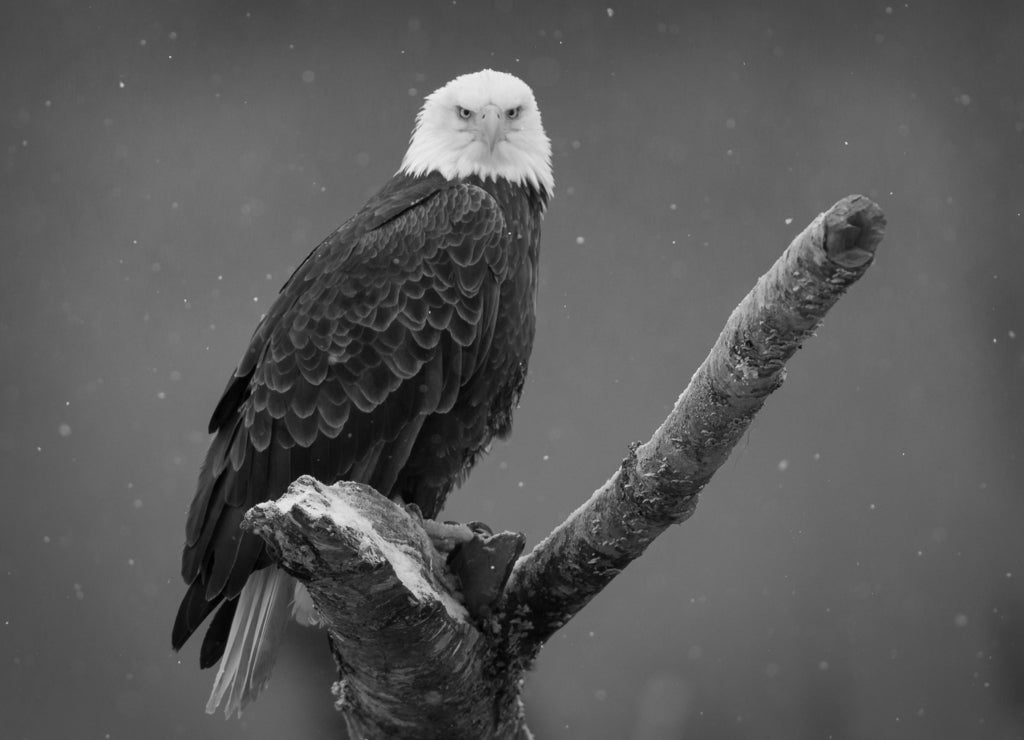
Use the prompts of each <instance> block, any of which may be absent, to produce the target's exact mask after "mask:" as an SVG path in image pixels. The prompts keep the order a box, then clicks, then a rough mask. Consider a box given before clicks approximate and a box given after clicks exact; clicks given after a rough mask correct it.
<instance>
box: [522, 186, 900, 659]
mask: <svg viewBox="0 0 1024 740" xmlns="http://www.w3.org/2000/svg"><path fill="white" fill-rule="evenodd" d="M884 231H885V216H884V215H883V213H882V210H881V209H880V208H879V207H878V206H877V205H876V204H875V203H873V202H872V201H871V200H869V199H867V198H865V197H863V196H859V195H852V196H848V197H846V198H843V199H842V200H840V201H839V202H838V203H836V204H835V205H834V206H832V207H831V208H830V209H829V210H828V211H826V212H825V213H823V214H821V215H819V216H818V217H817V218H816V219H814V221H813V222H812V223H811V224H810V226H808V227H807V228H806V229H804V231H803V233H801V234H800V235H799V236H797V237H796V239H794V240H793V242H792V244H790V245H789V248H788V249H786V251H785V252H784V253H783V254H782V256H781V257H780V258H779V259H778V261H776V263H775V264H774V265H773V266H772V267H771V269H770V270H768V272H767V273H765V274H764V275H763V276H762V277H761V278H760V280H758V282H757V284H756V285H755V286H754V288H753V289H752V290H751V291H750V293H749V294H747V296H746V298H744V299H743V301H742V302H741V303H740V304H739V306H737V307H736V309H735V310H734V311H733V313H732V315H731V316H730V317H729V320H728V321H727V322H726V325H725V328H724V329H723V330H722V333H721V335H720V336H719V337H718V341H717V342H716V343H715V345H714V347H713V348H712V349H711V352H710V353H709V354H708V356H707V358H706V359H705V360H704V362H703V364H702V365H701V366H700V367H699V368H698V369H697V372H696V373H694V375H693V377H692V378H691V379H690V383H689V385H688V386H687V388H686V390H685V391H683V394H682V395H681V396H680V397H679V399H678V401H676V404H675V407H674V408H673V409H672V412H671V413H670V414H669V415H668V418H667V419H665V421H664V422H663V423H662V425H661V426H660V427H659V428H658V430H657V431H655V432H654V436H652V437H651V439H649V440H648V441H647V442H645V443H644V444H638V445H634V446H633V447H632V448H631V449H630V452H629V456H628V457H627V458H626V459H625V460H624V461H623V462H622V465H621V466H620V467H619V469H618V470H617V471H616V472H615V473H614V475H612V477H611V478H610V479H609V480H608V482H607V483H605V484H604V485H603V486H602V487H601V488H600V489H598V490H597V491H595V492H594V494H593V495H592V496H591V497H590V499H589V500H588V501H587V502H586V503H584V504H583V505H582V506H581V507H580V508H579V509H577V510H576V511H575V512H573V513H572V514H571V515H570V516H569V518H568V519H567V520H566V521H565V522H563V523H562V524H561V525H559V526H558V527H557V528H556V529H555V530H554V531H553V532H552V533H551V534H550V535H548V537H547V538H546V539H545V540H544V541H542V542H541V543H540V544H538V545H537V547H536V548H534V550H533V551H532V552H531V553H529V554H528V555H526V556H525V557H523V558H522V559H521V560H519V562H518V563H517V564H516V566H515V568H514V570H513V572H512V576H511V578H510V580H509V583H508V585H507V587H506V590H505V601H504V604H503V610H504V612H505V614H506V615H507V621H506V633H505V634H506V640H507V641H508V643H509V645H510V648H511V649H514V651H515V652H516V653H518V654H519V655H521V656H522V658H523V659H524V660H525V661H526V662H529V661H530V660H532V658H533V656H535V655H536V653H537V651H538V650H539V649H540V647H541V646H542V645H543V643H544V642H545V641H546V640H547V639H548V638H549V637H550V636H551V635H552V634H554V632H555V631H556V630H557V629H558V628H559V627H561V626H562V625H563V624H565V623H566V622H567V621H568V620H569V619H570V618H571V617H572V616H573V615H575V614H576V613H577V612H578V611H579V610H580V609H581V608H583V606H584V605H585V604H586V603H587V602H588V601H590V599H592V598H593V597H594V596H595V595H597V593H599V592H600V591H601V589H602V588H604V587H605V585H607V583H608V582H609V581H611V579H612V578H614V577H615V576H616V575H617V574H618V573H619V572H620V571H621V570H622V569H623V568H625V567H626V566H627V565H628V564H629V563H630V562H632V561H633V560H634V559H636V558H637V557H639V556H640V555H641V554H642V553H643V552H644V550H645V549H646V548H647V546H648V545H649V544H650V543H651V542H652V541H653V540H654V538H655V537H657V536H658V535H659V534H661V533H662V532H663V531H665V530H666V529H667V528H668V527H669V526H670V525H672V524H678V523H681V522H683V521H685V520H686V519H687V518H689V517H690V516H691V515H692V514H693V512H694V509H695V508H696V506H697V494H698V493H699V492H700V491H701V489H702V488H704V486H705V485H706V484H707V482H708V481H709V480H710V479H711V476H712V475H713V474H714V473H715V471H716V470H718V468H719V467H720V466H721V465H722V463H724V462H725V460H726V458H727V457H728V456H729V453H730V452H731V450H732V448H733V446H734V445H735V444H736V442H737V441H738V440H739V439H740V438H741V437H742V435H743V434H744V433H745V432H746V430H747V428H748V427H749V425H750V422H751V420H752V419H753V417H754V415H755V414H756V413H757V412H758V410H760V408H761V406H762V405H763V404H764V402H765V400H766V398H767V397H768V395H769V394H770V393H771V392H772V391H774V390H775V389H776V388H778V387H779V386H780V385H781V384H782V381H783V379H784V378H785V363H786V362H787V361H788V360H789V358H790V357H792V356H793V354H794V353H795V352H796V351H797V350H798V349H799V348H800V347H801V346H802V344H803V342H804V341H806V340H807V339H808V338H809V337H810V336H811V335H812V334H813V333H814V330H815V329H816V328H817V327H818V325H819V324H820V323H821V321H822V319H823V318H824V317H825V314H826V313H827V312H828V310H829V309H830V308H831V307H832V305H833V304H834V303H835V302H836V301H837V300H838V299H839V297H840V296H841V295H842V294H843V293H844V292H846V290H847V288H849V287H850V286H851V285H852V284H853V283H855V282H856V281H857V280H858V279H859V278H860V277H861V275H863V274H864V272H865V271H866V270H867V268H868V267H869V266H870V264H871V262H872V260H873V258H874V253H875V248H876V247H877V246H878V243H879V242H880V241H881V240H882V236H883V234H884Z"/></svg>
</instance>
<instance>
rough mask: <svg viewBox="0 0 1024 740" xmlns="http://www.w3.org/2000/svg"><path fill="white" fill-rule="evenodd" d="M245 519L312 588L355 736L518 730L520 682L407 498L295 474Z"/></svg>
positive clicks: (484, 734)
mask: <svg viewBox="0 0 1024 740" xmlns="http://www.w3.org/2000/svg"><path fill="white" fill-rule="evenodd" d="M243 526H245V527H246V528H248V529H251V530H252V531H254V532H256V533H257V534H259V535H260V536H261V537H263V538H264V540H265V541H266V543H267V545H268V547H269V548H270V550H271V552H272V553H273V554H274V556H275V558H276V559H277V561H278V563H279V564H280V565H281V567H282V568H284V569H285V570H286V571H288V572H289V573H291V574H292V575H294V576H295V577H297V578H298V579H299V580H301V581H302V582H303V584H304V585H305V586H306V588H307V589H309V592H310V595H311V596H312V598H313V602H314V603H315V604H316V607H317V610H318V611H319V614H320V618H321V622H322V624H323V626H325V627H326V628H327V630H328V633H329V635H330V638H331V644H332V648H333V651H334V655H335V659H336V660H337V661H338V664H339V666H338V667H339V673H340V674H341V680H339V681H338V683H337V684H335V694H336V696H337V697H338V702H337V703H338V707H339V709H341V710H342V712H343V713H344V716H345V720H346V723H347V725H348V729H349V734H350V736H351V737H353V738H356V737H358V738H363V737H366V738H376V737H381V738H383V737H401V738H410V739H415V738H437V737H445V738H492V737H494V738H503V737H516V734H517V733H520V732H525V725H524V724H523V714H522V705H521V704H520V702H519V696H518V688H517V684H515V683H514V682H513V685H512V686H511V687H508V686H506V683H507V682H506V680H505V679H506V677H505V676H502V675H494V674H495V671H494V670H493V666H494V663H495V660H494V654H493V650H492V646H491V645H490V643H489V642H488V640H486V639H484V635H483V634H482V633H481V632H480V631H479V630H478V629H477V628H476V627H475V626H474V625H473V624H472V623H471V622H470V620H469V617H468V615H467V612H466V610H465V608H464V607H463V606H462V604H461V603H459V601H458V600H457V598H456V596H455V593H456V589H455V588H454V584H453V583H452V582H451V577H450V575H449V574H448V573H447V571H446V569H445V559H444V556H443V555H441V554H440V553H438V552H437V550H436V549H435V548H434V545H433V544H432V543H431V540H430V538H429V536H428V534H427V532H426V531H425V530H424V528H423V526H422V523H421V521H420V520H419V519H417V518H416V517H414V516H412V515H410V514H409V513H408V512H407V511H406V510H405V509H404V508H403V507H401V506H399V505H397V504H395V503H394V502H393V501H391V500H389V499H387V498H385V497H384V496H382V495H381V494H379V493H378V492H377V491H375V490H374V489H373V488H370V487H369V486H365V485H362V484H359V483H347V482H346V483H338V484H336V485H334V486H325V485H324V484H322V483H320V482H319V481H317V480H316V479H314V478H312V477H310V476H302V477H300V478H299V479H298V480H296V481H295V482H294V483H292V484H291V486H289V488H288V492H287V493H286V494H285V495H284V496H282V497H281V498H280V499H278V500H276V501H268V502H266V503H263V504H260V505H258V506H256V507H254V508H253V509H250V510H249V512H248V513H247V514H246V517H245V523H244V525H243ZM496 697H499V698H497V699H496Z"/></svg>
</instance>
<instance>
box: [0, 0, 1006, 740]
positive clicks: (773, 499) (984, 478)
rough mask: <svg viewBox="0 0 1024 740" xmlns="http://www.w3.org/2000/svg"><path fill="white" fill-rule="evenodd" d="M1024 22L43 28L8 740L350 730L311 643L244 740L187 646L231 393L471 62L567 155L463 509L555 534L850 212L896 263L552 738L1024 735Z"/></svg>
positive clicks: (545, 661) (175, 6) (600, 629)
mask: <svg viewBox="0 0 1024 740" xmlns="http://www.w3.org/2000/svg"><path fill="white" fill-rule="evenodd" d="M1021 38H1024V8H1022V6H1021V5H1020V3H1018V2H990V3H985V4H968V3H955V2H935V3H909V4H907V3H892V4H886V3H885V2H866V3H844V4H840V3H812V2H799V1H793V2H788V3H760V2H747V3H736V2H691V3H686V4H685V7H683V4H681V3H676V2H668V1H665V2H650V3H643V4H634V3H629V4H626V3H623V4H619V3H612V4H609V0H606V2H604V3H585V2H568V3H550V2H536V3H522V2H518V1H516V0H498V1H497V2H493V3H471V2H456V1H454V0H452V1H451V2H435V3H424V2H407V3H391V4H383V3H379V4H370V3H354V2H344V3H343V2H297V3H279V2H260V1H254V2H249V3H240V2H219V3H211V2H201V1H200V0H182V1H181V2H173V3H163V2H153V1H150V2H128V0H121V1H112V2H99V3H92V4H86V3H77V2H70V1H64V2H55V1H52V0H51V1H49V2H38V3H9V4H7V6H5V10H4V22H3V24H2V26H0V70H2V71H0V95H2V106H0V147H2V160H0V161H2V174H0V244H2V258H3V259H2V263H0V264H2V267H0V490H2V491H3V509H4V512H3V516H2V517H0V736H2V737H4V738H72V737H73V738H114V739H117V738H148V737H167V738H174V737H189V738H205V737H210V738H241V737H246V738H276V737H290V738H336V737H342V736H343V729H342V723H341V719H340V716H339V715H338V714H337V713H336V712H334V710H333V709H332V706H331V703H332V698H331V695H330V693H329V687H330V683H331V681H332V680H333V679H334V668H333V665H332V662H331V659H330V657H329V655H328V652H327V648H326V640H325V639H324V638H323V636H322V635H321V634H318V633H315V632H309V631H305V632H304V631H302V630H300V629H299V628H294V629H293V631H292V634H291V635H290V638H289V639H290V642H289V645H288V646H287V648H286V650H285V651H284V656H283V657H282V659H281V661H280V662H279V664H278V667H277V670H276V673H275V676H274V680H273V681H272V683H271V685H270V688H269V690H268V691H267V692H266V693H265V695H264V696H263V697H261V699H260V701H259V702H258V703H257V704H256V705H254V706H253V707H252V708H251V709H249V710H248V711H246V713H245V715H244V717H243V718H242V720H240V721H231V722H225V721H224V719H223V718H222V717H221V716H219V715H218V716H214V717H210V716H207V715H206V714H204V713H203V706H204V703H205V701H206V696H207V694H208V691H209V689H210V685H211V682H212V679H213V673H212V672H210V671H207V672H203V673H200V671H199V669H198V645H197V644H196V643H197V642H198V641H195V642H193V643H190V644H189V645H188V646H187V647H186V649H185V650H184V651H183V652H182V653H181V654H180V655H177V654H174V653H172V651H171V649H170V628H171V623H172V620H173V616H174V612H175V610H176V608H177V605H178V602H179V600H180V598H181V596H182V595H183V593H184V584H183V583H181V581H180V578H179V575H178V569H179V557H180V548H181V544H182V541H183V528H184V517H185V511H186V507H187V505H188V502H189V500H190V499H191V496H192V492H193V486H194V483H195V479H196V474H197V470H198V466H199V463H200V460H201V458H202V456H203V454H204V452H205V448H206V445H207V440H208V437H207V435H206V433H205V427H206V423H207V420H208V418H209V413H210V411H211V410H212V408H213V406H214V404H215V402H216V400H217V398H218V396H219V394H220V392H221V390H222V389H223V386H224V382H225V380H226V378H227V376H228V373H229V372H230V371H231V370H232V369H233V367H234V365H235V363H236V361H237V360H238V359H239V357H240V356H241V353H242V351H243V349H244V347H245V345H246V343H247V341H248V339H249V335H250V333H251V332H252V330H253V328H254V327H255V325H256V322H257V320H258V319H259V317H260V315H261V313H262V312H263V311H264V310H265V308H266V307H267V306H268V305H269V304H270V302H271V301H272V300H273V298H274V296H275V294H276V291H277V289H278V288H279V287H280V285H281V284H282V283H283V282H284V280H285V279H286V278H287V276H288V274H289V273H290V271H291V270H292V269H293V268H294V267H295V266H296V265H297V264H298V263H299V261H300V260H301V259H302V258H303V257H304V256H305V255H306V253H307V252H308V251H309V250H310V249H311V248H312V247H313V246H314V245H315V244H316V243H317V242H318V241H319V240H320V239H321V238H322V237H323V236H324V235H326V234H327V233H328V232H330V231H331V230H332V229H333V228H334V227H336V226H337V225H338V224H340V223H341V222H342V221H343V220H344V219H345V218H347V217H348V216H349V215H351V214H352V213H354V212H355V211H356V210H357V209H358V208H359V206H360V205H362V203H363V202H364V200H365V199H366V198H367V196H369V195H370V194H371V193H372V192H373V191H375V190H376V189H377V188H379V187H380V186H381V185H382V184H383V183H384V182H385V180H386V179H387V178H388V177H389V176H390V175H391V174H392V173H393V172H394V171H395V169H396V168H397V167H398V164H399V161H400V159H401V156H402V153H403V152H404V149H405V145H406V142H407V140H408V135H409V132H410V130H411V127H412V122H413V118H414V116H415V113H416V111H417V109H418V108H419V105H420V103H421V100H422V98H423V96H424V95H426V94H427V93H429V92H430V91H432V90H433V89H435V88H437V87H439V86H440V85H442V84H444V83H445V82H446V81H447V80H449V79H450V78H452V77H454V76H456V75H457V74H461V73H463V72H468V71H474V70H477V69H480V68H483V67H488V66H489V67H494V68H497V69H502V70H507V71H510V72H513V73H515V74H517V75H519V76H521V77H522V78H523V79H524V80H526V81H527V82H528V83H529V84H531V85H532V87H533V88H534V90H535V92H536V95H537V98H538V100H539V102H540V105H541V109H542V111H543V115H544V122H545V124H546V127H547V130H548V132H549V133H550V135H551V137H552V140H553V146H554V167H555V177H556V181H557V189H556V197H555V199H554V201H553V203H552V205H551V208H550V209H549V211H548V215H547V218H546V220H545V223H544V235H543V248H542V254H543V256H542V273H543V279H542V284H541V291H540V302H539V307H538V311H539V322H538V334H537V341H536V345H535V347H534V353H533V360H532V364H531V368H530V377H529V380H528V382H527V386H526V391H525V395H524V397H523V402H522V405H521V408H520V409H519V411H518V415H517V419H516V428H515V433H514V434H513V437H512V439H511V440H510V441H508V442H506V443H500V444H496V445H495V447H494V449H493V451H492V452H491V454H490V456H489V457H487V458H486V460H485V461H484V462H483V463H481V464H480V465H479V467H478V468H477V469H476V471H475V472H474V474H473V475H472V476H471V477H470V479H469V481H468V483H467V484H466V485H465V486H464V487H463V489H462V490H460V491H458V492H457V493H456V494H454V495H453V497H452V499H451V505H450V506H449V508H448V510H447V516H448V517H450V518H459V519H464V520H469V519H480V520H484V521H487V522H489V523H490V524H491V525H493V526H494V527H496V528H503V529H513V530H521V531H523V532H524V533H525V534H526V535H527V537H528V539H529V542H530V543H531V544H534V543H536V542H537V541H538V540H540V539H541V538H542V537H543V536H544V535H545V534H546V533H547V532H548V531H550V529H551V528H552V527H553V526H554V525H555V524H557V523H558V522H560V521H561V520H562V519H563V518H564V517H565V516H566V515H567V514H568V513H569V512H570V511H572V510H573V509H574V508H575V507H576V506H577V505H578V504H579V503H581V502H582V501H583V500H584V499H585V498H586V497H587V496H588V495H589V494H590V492H591V491H592V490H593V489H594V488H595V487H596V486H598V485H599V484H601V483H602V482H603V481H604V480H605V479H606V478H607V477H608V476H609V475H610V474H611V473H612V472H613V471H614V470H615V468H616V466H617V465H618V464H619V462H620V460H621V459H622V457H623V455H624V454H625V451H626V448H627V445H628V444H629V443H630V442H632V441H634V440H640V439H646V438H647V437H648V436H649V435H650V433H651V432H652V431H653V429H654V428H655V427H656V426H657V425H658V423H659V422H660V421H661V419H662V418H663V417H664V415H665V413H666V412H667V410H668V409H669V408H670V406H671V404H672V403H673V402H674V400H675V398H676V396H677V395H678V394H679V393H680V392H681V391H682V389H683V387H684V386H685V385H686V382H687V380H688V379H689V377H690V375H691V373H692V372H693V370H694V369H695V368H696V367H697V365H698V364H699V363H700V362H701V360H702V359H703V358H704V356H705V353H706V351H707V350H708V348H709V347H710V345H711V344H712V342H713V341H714V339H715V337H716V336H717V334H718V332H719V330H720V329H721V327H722V325H723V324H724V321H725V319H726V317H727V316H728V314H729V312H730V311H731V310H732V308H733V307H734V306H735V305H736V304H737V302H738V301H739V300H740V299H741V298H742V297H743V295H744V294H745V293H746V292H747V290H748V289H749V288H750V287H751V286H752V285H753V284H754V282H755V280H756V279H757V277H758V276H759V275H760V274H761V273H762V272H763V271H764V270H766V269H767V268H768V267H769V266H770V265H771V264H772V262H773V261H774V260H775V259H776V257H777V256H778V255H779V254H780V253H781V252H782V250H783V248H784V247H785V246H786V245H787V244H788V243H789V241H790V239H791V238H792V237H793V236H794V235H795V234H797V233H798V232H799V231H800V230H802V229H803V228H804V226H805V225H806V224H807V223H808V222H810V220H811V219H813V218H814V216H815V215H816V214H817V213H818V212H820V211H822V210H824V209H826V208H827V207H829V206H830V205H831V204H832V203H833V202H834V201H836V200H837V199H838V198H840V197H842V196H844V195H847V194H849V193H863V194H865V195H868V196H870V197H871V198H873V199H875V200H877V201H878V202H879V203H880V204H881V205H882V207H883V208H884V209H885V211H886V214H887V216H888V220H889V229H888V233H887V236H886V238H885V241H884V242H883V243H882V245H881V247H880V250H879V254H878V259H877V261H876V264H875V265H874V267H873V268H872V269H871V270H870V271H869V272H868V274H867V275H866V277H865V278H864V279H863V280H862V281H861V282H860V283H859V284H858V285H856V286H855V287H854V288H853V290H852V291H851V293H850V294H849V295H848V296H846V297H845V298H844V299H843V300H842V301H841V302H840V303H839V304H838V305H837V306H836V308H835V309H834V310H833V312H832V313H831V314H830V315H829V317H828V319H827V321H826V322H825V324H824V326H823V327H822V328H821V329H820V331H819V332H818V336H817V337H816V338H814V339H813V340H812V341H810V342H808V343H807V344H806V346H805V347H804V349H803V351H801V352H800V353H799V354H798V355H797V356H796V357H795V358H794V359H793V361H792V362H791V363H790V366H789V376H788V380H787V382H786V384H785V385H784V386H783V387H782V388H781V389H780V390H779V391H778V392H777V393H776V394H775V395H774V396H773V397H772V398H771V399H770V400H769V402H768V404H767V405H766V407H765V408H764V410H763V412H762V413H761V414H760V415H759V416H758V418H757V419H756V421H755V423H754V424H753V426H752V428H751V431H750V432H749V434H747V435H746V437H745V438H744V439H743V440H742V442H741V443H740V445H739V446H738V447H737V449H736V450H735V452H734V453H733V455H732V457H731V458H730V459H729V461H728V462H727V463H726V464H725V466H724V467H723V468H722V470H721V471H720V472H719V473H718V475H717V476H716V477H715V478H714V480H713V481H712V483H711V484H710V485H709V486H708V488H707V489H706V491H705V493H704V494H703V495H702V497H701V503H700V506H699V507H698V509H697V514H696V515H695V516H694V517H693V518H692V519H691V520H689V521H688V522H686V523H685V524H684V525H682V526H680V527H676V528H673V529H671V530H670V531H668V532H666V533H665V534H664V535H663V536H662V537H661V538H660V539H659V540H658V541H657V542H655V543H654V545H653V546H652V547H651V548H650V550H649V551H648V553H647V554H646V555H645V556H644V557H643V558H641V559H640V560H638V561H637V562H635V563H634V564H633V565H631V566H630V568H629V569H628V570H626V571H625V572H624V573H623V574H622V575H621V576H620V577H619V578H618V579H617V580H616V581H615V582H614V583H613V584H612V585H611V586H610V587H609V588H608V589H607V590H605V591H604V592H603V593H602V594H601V595H600V596H599V597H598V598H597V599H596V600H595V601H594V602H593V603H592V604H591V605H589V606H588V607H587V608H586V609H585V610H584V611H583V612H582V613H581V614H580V615H579V616H578V617H577V618H576V619H575V620H574V621H572V622H571V623H570V624H568V625H567V626H566V627H565V628H564V629H562V630H561V632H560V633H559V634H558V635H557V636H556V637H555V638H554V639H553V640H552V642H551V643H550V644H549V645H548V646H547V647H546V649H545V650H544V652H543V654H542V656H541V658H540V660H539V661H538V663H537V666H536V669H535V671H534V672H533V673H532V674H531V675H530V678H529V680H528V682H527V686H526V694H525V698H526V705H527V712H528V717H529V723H530V725H531V727H532V729H533V730H534V732H535V733H536V734H537V736H538V737H539V738H552V737H562V738H635V739H638V740H653V739H658V738H681V737H690V738H713V739H714V738H723V739H724V738H729V739H732V738H869V737H875V738H878V737H885V738H966V737H972V738H1020V737H1022V736H1024V588H1022V586H1024V537H1022V536H1021V530H1022V527H1021V523H1022V521H1024V499H1022V484H1021V481H1022V478H1024V459H1022V455H1021V451H1022V442H1024V420H1022V419H1024V416H1022V415H1024V280H1022V278H1024V251H1022V248H1021V247H1022V243H1021V242H1022V234H1024V215H1022V213H1024V44H1021Z"/></svg>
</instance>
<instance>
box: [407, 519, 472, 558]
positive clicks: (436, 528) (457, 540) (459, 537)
mask: <svg viewBox="0 0 1024 740" xmlns="http://www.w3.org/2000/svg"><path fill="white" fill-rule="evenodd" d="M420 523H421V524H422V525H423V529H424V530H425V531H426V533H427V536H428V537H430V541H431V543H433V545H434V549H435V550H437V551H438V552H443V553H449V552H451V551H452V550H454V549H455V548H456V547H458V546H459V545H461V544H463V543H465V542H469V541H470V540H472V539H473V537H475V536H476V535H475V534H474V532H473V530H472V529H470V528H469V527H468V526H467V525H465V524H456V523H451V522H438V521H434V520H433V519H423V520H422V521H421V522H420Z"/></svg>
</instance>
